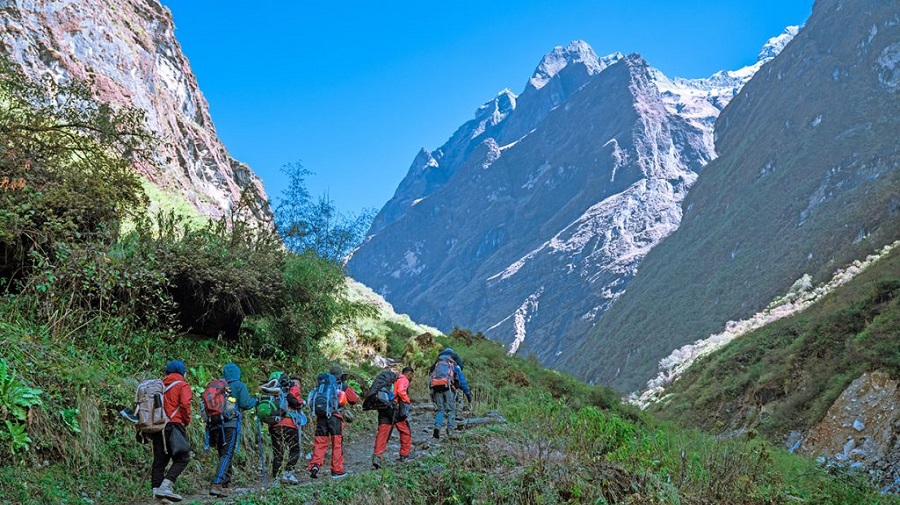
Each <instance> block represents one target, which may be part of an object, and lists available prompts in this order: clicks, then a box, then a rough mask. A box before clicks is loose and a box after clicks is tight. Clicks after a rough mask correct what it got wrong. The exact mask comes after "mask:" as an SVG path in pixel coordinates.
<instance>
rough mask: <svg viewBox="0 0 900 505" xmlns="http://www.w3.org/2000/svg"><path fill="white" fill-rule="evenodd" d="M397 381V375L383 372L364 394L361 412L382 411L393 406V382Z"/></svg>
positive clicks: (386, 371)
mask: <svg viewBox="0 0 900 505" xmlns="http://www.w3.org/2000/svg"><path fill="white" fill-rule="evenodd" d="M396 380H397V374H395V373H394V372H392V371H390V370H385V371H383V372H381V373H380V374H378V376H377V377H375V380H374V381H372V387H370V388H369V392H368V393H366V398H365V399H364V400H363V404H362V408H363V410H383V409H389V408H391V407H393V406H394V392H393V386H394V381H396Z"/></svg>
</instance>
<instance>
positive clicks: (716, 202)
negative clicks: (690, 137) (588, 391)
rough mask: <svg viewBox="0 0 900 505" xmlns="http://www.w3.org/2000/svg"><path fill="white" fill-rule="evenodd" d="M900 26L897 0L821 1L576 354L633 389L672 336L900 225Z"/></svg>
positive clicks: (729, 118)
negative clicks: (677, 216)
mask: <svg viewBox="0 0 900 505" xmlns="http://www.w3.org/2000/svg"><path fill="white" fill-rule="evenodd" d="M898 40H900V4H898V3H897V2H882V1H874V0H871V1H859V2H844V1H840V0H822V1H819V2H817V3H816V4H815V7H814V9H813V13H812V16H811V17H810V19H809V21H808V23H807V25H806V26H805V27H804V28H803V30H802V31H800V33H799V34H798V35H797V36H796V38H794V40H793V41H792V42H791V43H790V44H788V45H787V46H786V47H785V48H784V51H783V52H782V53H781V54H780V55H779V56H778V57H776V58H775V59H774V60H772V61H771V62H770V63H769V64H767V65H765V66H764V67H763V68H762V69H761V70H760V71H759V72H758V73H757V74H756V75H755V76H754V77H753V79H751V80H750V82H749V83H747V85H746V86H744V88H743V90H742V91H741V93H740V94H739V95H738V96H736V97H735V98H734V99H733V100H732V101H731V103H730V104H729V106H728V107H727V108H726V109H725V111H724V112H723V113H722V114H721V115H720V116H719V118H718V120H717V122H716V137H717V140H716V149H717V151H718V154H719V158H718V159H716V160H715V161H714V162H713V163H711V164H710V165H709V166H708V167H706V169H705V170H704V172H703V175H702V176H701V177H700V178H699V179H698V181H697V184H696V185H695V186H694V187H693V188H692V189H691V192H690V194H689V195H688V197H687V199H686V200H685V202H684V219H683V220H682V223H681V227H680V228H679V229H678V231H677V232H675V233H674V234H672V235H671V236H670V237H669V238H668V239H666V240H665V241H663V242H662V243H661V244H660V245H659V246H657V247H656V248H654V249H653V251H651V252H650V254H648V255H647V257H646V258H645V260H644V262H643V263H642V265H641V270H640V272H639V273H638V275H637V276H636V277H635V279H634V281H633V282H632V284H631V285H630V286H629V289H628V291H627V292H626V293H625V294H624V295H623V296H622V297H621V298H619V299H618V300H617V301H616V303H615V305H614V306H613V307H612V308H611V309H610V310H609V311H608V312H607V313H606V315H605V316H604V318H603V319H602V320H601V321H600V322H599V323H598V325H597V326H596V328H595V329H594V330H593V331H592V335H591V337H590V338H588V339H586V340H585V341H584V342H582V344H581V345H580V346H579V347H578V348H577V349H576V350H575V351H574V352H572V353H570V354H568V355H567V358H568V359H567V361H566V363H567V365H568V366H569V367H570V368H571V369H572V370H575V371H577V372H578V373H579V375H581V376H582V377H584V378H588V379H592V380H595V381H598V382H602V383H605V384H613V385H615V386H617V387H619V388H621V389H622V390H627V391H631V390H634V389H636V388H638V387H640V386H642V385H643V384H644V383H645V382H646V381H647V380H648V379H649V378H650V377H652V375H653V374H654V373H655V365H656V363H657V362H658V361H659V360H660V359H661V358H663V357H664V356H665V355H666V354H668V352H669V351H671V350H672V349H676V348H678V347H681V346H682V345H684V344H687V343H689V342H692V341H694V340H698V339H701V338H706V337H708V336H709V335H710V334H713V333H717V332H719V331H722V329H723V328H724V325H725V323H726V321H729V320H734V321H737V320H741V319H745V318H747V317H749V316H750V315H752V314H754V313H756V312H758V311H760V310H762V308H764V307H765V306H766V305H768V304H769V303H770V302H771V301H772V300H774V299H775V298H777V297H778V296H781V295H783V294H784V293H786V292H787V291H788V289H789V287H790V286H791V285H792V284H793V283H794V282H795V281H797V280H798V279H800V278H801V277H803V276H804V275H808V276H809V277H810V278H811V280H812V282H814V283H819V282H822V281H824V280H826V279H828V278H830V277H831V275H832V274H833V273H834V272H835V271H836V270H837V269H839V268H842V267H844V266H846V265H848V264H849V263H851V262H852V261H853V260H856V259H862V258H864V257H866V255H868V254H870V253H872V252H874V251H876V250H879V249H880V248H881V247H882V246H884V245H885V244H889V243H892V242H893V241H894V240H897V239H898V238H900V219H898V215H900V193H898V188H900V148H898V144H897V138H900V100H898V99H897V96H898V95H897V93H898V89H900V86H898V70H897V62H898V61H900V43H898V42H897V41H898Z"/></svg>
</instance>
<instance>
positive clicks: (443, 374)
mask: <svg viewBox="0 0 900 505" xmlns="http://www.w3.org/2000/svg"><path fill="white" fill-rule="evenodd" d="M455 367H456V363H454V362H453V358H451V357H450V356H448V355H445V356H438V359H437V361H435V362H434V371H433V372H431V387H432V388H433V389H439V390H442V391H446V390H448V389H450V388H451V387H452V386H453V385H454V379H455V377H454V375H455V374H456V372H455Z"/></svg>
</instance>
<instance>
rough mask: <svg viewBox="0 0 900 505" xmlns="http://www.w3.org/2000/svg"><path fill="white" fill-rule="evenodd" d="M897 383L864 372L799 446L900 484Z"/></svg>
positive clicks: (899, 395)
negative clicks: (862, 468) (898, 481)
mask: <svg viewBox="0 0 900 505" xmlns="http://www.w3.org/2000/svg"><path fill="white" fill-rule="evenodd" d="M898 386H900V383H898V381H897V380H896V379H893V378H891V376H890V375H888V374H887V373H885V372H881V371H878V372H871V373H865V374H863V375H862V376H861V377H860V378H858V379H856V380H855V381H853V383H851V384H850V386H849V387H847V389H846V390H844V392H843V393H841V396H840V397H839V398H838V399H837V401H835V402H834V404H833V405H832V406H831V408H830V409H828V413H827V414H826V415H825V418H824V419H822V421H821V422H819V424H817V425H816V426H815V427H814V428H813V429H812V430H811V431H810V433H809V435H808V436H807V437H806V440H804V441H803V443H802V444H801V445H800V447H799V449H798V450H799V452H801V453H803V454H807V455H810V456H814V457H818V456H825V457H827V458H833V459H835V460H837V461H839V462H843V463H845V464H848V465H852V466H861V467H864V468H867V469H870V470H874V471H876V472H878V473H879V474H880V475H879V476H880V477H881V478H882V479H883V480H884V482H885V484H890V483H894V482H897V480H898V479H900V439H898V431H900V389H898Z"/></svg>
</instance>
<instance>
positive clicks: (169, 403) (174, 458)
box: [122, 361, 191, 502]
mask: <svg viewBox="0 0 900 505" xmlns="http://www.w3.org/2000/svg"><path fill="white" fill-rule="evenodd" d="M165 373H166V376H165V378H163V379H162V380H159V379H152V380H148V381H144V382H142V383H141V384H140V385H138V390H137V394H136V395H135V400H136V403H137V407H136V408H135V411H134V414H131V413H129V412H126V411H123V413H122V415H123V416H125V417H126V418H128V419H129V420H131V421H133V422H135V423H136V425H137V428H138V431H139V436H141V437H143V438H144V439H145V440H146V439H149V440H150V443H151V444H153V467H152V470H151V471H150V486H151V487H152V488H153V497H154V498H156V499H157V500H169V501H173V502H178V501H181V496H180V495H178V494H176V493H175V490H174V489H173V487H174V485H175V479H177V478H178V476H179V475H181V472H183V471H184V469H185V468H186V467H187V464H188V462H189V461H190V459H191V446H190V442H188V439H187V435H186V434H185V430H184V429H185V427H186V426H187V425H188V423H190V421H191V386H190V385H189V384H188V383H187V381H185V379H184V374H185V366H184V363H182V362H181V361H170V362H168V363H166V369H165ZM126 414H128V415H126ZM169 462H171V463H172V466H171V467H169V469H168V470H166V467H167V466H168V465H169Z"/></svg>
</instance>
